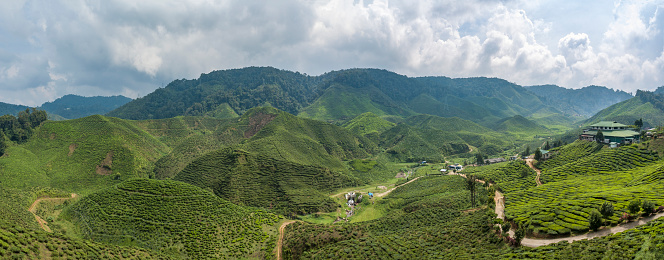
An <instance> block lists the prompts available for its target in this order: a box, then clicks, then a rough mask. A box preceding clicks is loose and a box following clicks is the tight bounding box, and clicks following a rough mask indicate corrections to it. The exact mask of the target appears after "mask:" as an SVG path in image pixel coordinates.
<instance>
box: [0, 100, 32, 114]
mask: <svg viewBox="0 0 664 260" xmlns="http://www.w3.org/2000/svg"><path fill="white" fill-rule="evenodd" d="M27 108H29V107H27V106H22V105H14V104H8V103H3V102H0V116H2V115H14V116H16V115H17V114H18V112H20V111H23V110H25V109H27Z"/></svg>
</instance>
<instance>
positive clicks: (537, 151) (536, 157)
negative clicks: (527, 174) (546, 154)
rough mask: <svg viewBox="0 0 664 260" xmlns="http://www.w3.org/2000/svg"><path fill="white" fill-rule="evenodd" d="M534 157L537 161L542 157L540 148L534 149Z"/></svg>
mask: <svg viewBox="0 0 664 260" xmlns="http://www.w3.org/2000/svg"><path fill="white" fill-rule="evenodd" d="M534 159H535V160H536V161H539V160H541V159H542V152H541V151H540V149H537V150H535V158H534Z"/></svg>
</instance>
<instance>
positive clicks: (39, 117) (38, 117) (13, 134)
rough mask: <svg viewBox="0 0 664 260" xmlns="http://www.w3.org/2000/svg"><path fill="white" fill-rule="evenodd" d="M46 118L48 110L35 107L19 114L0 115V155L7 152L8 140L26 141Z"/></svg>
mask: <svg viewBox="0 0 664 260" xmlns="http://www.w3.org/2000/svg"><path fill="white" fill-rule="evenodd" d="M46 119H47V115H46V111H44V110H39V109H35V108H32V109H30V108H27V109H25V110H24V111H21V112H19V113H18V116H13V115H4V116H0V156H2V155H3V154H4V153H5V149H6V148H7V146H8V145H9V144H8V141H14V142H17V143H24V142H26V141H27V140H28V138H30V136H32V133H33V132H34V129H35V128H36V127H37V126H39V125H41V123H42V122H44V121H46Z"/></svg>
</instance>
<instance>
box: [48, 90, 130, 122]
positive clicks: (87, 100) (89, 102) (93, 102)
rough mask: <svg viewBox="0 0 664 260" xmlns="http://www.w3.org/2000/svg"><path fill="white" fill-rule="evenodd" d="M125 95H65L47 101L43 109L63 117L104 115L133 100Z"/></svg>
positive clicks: (74, 117)
mask: <svg viewBox="0 0 664 260" xmlns="http://www.w3.org/2000/svg"><path fill="white" fill-rule="evenodd" d="M131 100H132V99H131V98H128V97H124V96H111V97H101V96H97V97H82V96H78V95H65V96H62V97H60V98H58V99H56V100H54V101H53V102H46V103H44V104H42V105H41V107H40V108H41V109H43V110H45V111H46V112H47V113H49V114H56V115H60V116H62V117H63V118H68V119H76V118H81V117H86V116H91V115H103V114H106V113H108V112H109V111H111V110H113V109H116V108H118V107H120V106H122V105H124V104H127V103H128V102H129V101H131Z"/></svg>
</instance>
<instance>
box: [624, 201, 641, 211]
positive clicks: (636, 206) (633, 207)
mask: <svg viewBox="0 0 664 260" xmlns="http://www.w3.org/2000/svg"><path fill="white" fill-rule="evenodd" d="M627 210H629V213H632V214H636V213H639V210H641V200H638V199H636V200H633V201H630V202H629V205H628V206H627Z"/></svg>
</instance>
